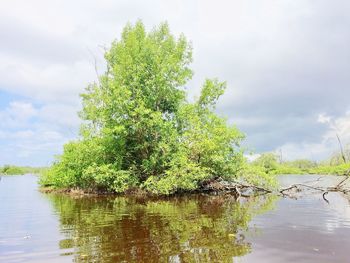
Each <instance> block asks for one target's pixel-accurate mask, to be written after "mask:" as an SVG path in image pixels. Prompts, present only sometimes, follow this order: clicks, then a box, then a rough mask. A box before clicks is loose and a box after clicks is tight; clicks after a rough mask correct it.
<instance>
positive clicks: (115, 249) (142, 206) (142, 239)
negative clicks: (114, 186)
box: [48, 195, 277, 262]
mask: <svg viewBox="0 0 350 263" xmlns="http://www.w3.org/2000/svg"><path fill="white" fill-rule="evenodd" d="M48 197H49V199H50V201H51V202H52V205H53V207H54V210H55V212H56V213H57V214H58V216H59V220H60V227H61V231H62V232H63V233H64V235H65V236H66V239H64V240H61V242H60V248H61V249H68V250H70V251H72V253H73V255H74V260H75V261H76V262H232V260H233V257H237V256H243V255H245V254H247V253H249V252H250V251H251V244H250V243H249V242H247V241H246V240H245V236H244V235H243V232H245V231H247V230H248V223H249V222H250V220H251V219H252V217H254V216H255V215H257V214H261V213H264V212H265V211H268V210H270V209H271V208H272V207H273V205H274V203H275V201H276V198H277V197H275V196H271V195H270V196H265V197H256V198H251V199H249V200H243V201H242V200H241V201H236V200H235V199H233V198H232V197H229V196H201V195H195V196H187V197H177V198H174V197H173V198H168V199H157V200H145V199H136V198H130V197H117V198H115V197H113V198H111V197H107V198H106V197H104V198H101V197H99V198H92V197H82V198H72V197H69V196H66V195H48Z"/></svg>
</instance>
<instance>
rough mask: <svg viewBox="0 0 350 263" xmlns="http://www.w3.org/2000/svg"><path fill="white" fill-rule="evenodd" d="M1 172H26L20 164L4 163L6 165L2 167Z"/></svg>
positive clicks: (7, 173)
mask: <svg viewBox="0 0 350 263" xmlns="http://www.w3.org/2000/svg"><path fill="white" fill-rule="evenodd" d="M0 174H4V175H21V174H25V171H24V170H23V169H22V168H20V167H18V166H12V165H4V167H2V168H1V170H0Z"/></svg>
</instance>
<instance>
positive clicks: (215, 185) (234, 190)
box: [200, 171, 350, 203]
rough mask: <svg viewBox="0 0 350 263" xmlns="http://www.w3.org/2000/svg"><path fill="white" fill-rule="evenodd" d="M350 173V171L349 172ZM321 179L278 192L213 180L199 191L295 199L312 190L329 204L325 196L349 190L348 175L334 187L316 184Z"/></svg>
mask: <svg viewBox="0 0 350 263" xmlns="http://www.w3.org/2000/svg"><path fill="white" fill-rule="evenodd" d="M349 172H350V171H349ZM322 178H323V177H319V178H317V179H316V180H312V181H307V182H303V183H296V184H292V185H290V186H288V187H285V188H281V189H278V190H271V189H267V188H264V187H259V186H255V185H250V184H246V183H242V182H227V181H225V180H223V179H221V178H215V179H212V180H208V181H205V182H204V183H203V184H202V186H201V189H200V191H201V192H207V193H214V194H231V195H234V196H236V197H247V198H248V197H253V196H259V195H266V194H277V195H281V196H282V197H290V198H295V196H294V194H295V193H298V192H302V191H305V190H306V189H307V190H314V191H317V192H320V193H321V194H322V198H323V200H324V201H326V202H327V203H329V201H328V200H327V198H326V196H327V194H328V193H329V192H339V193H343V194H349V193H350V188H346V187H345V183H346V181H347V180H348V179H349V178H350V176H349V175H347V176H345V177H344V178H343V179H342V180H341V181H340V182H339V183H338V184H336V185H335V186H328V187H321V186H317V184H318V183H319V182H320V181H321V179H322Z"/></svg>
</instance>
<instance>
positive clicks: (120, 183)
mask: <svg viewBox="0 0 350 263" xmlns="http://www.w3.org/2000/svg"><path fill="white" fill-rule="evenodd" d="M105 58H106V62H107V70H106V72H105V74H103V75H102V76H100V77H99V81H98V83H92V84H91V85H89V86H88V87H87V89H86V92H85V93H84V94H82V95H81V96H82V100H83V110H82V111H81V113H80V116H81V118H82V119H83V120H84V124H83V126H82V128H81V138H80V139H79V140H78V141H76V142H71V143H69V144H67V145H66V146H65V147H64V153H63V155H62V156H60V157H59V159H58V160H57V161H56V163H55V164H54V165H53V167H52V168H51V169H50V170H49V171H48V172H47V173H46V175H45V176H44V177H43V178H42V181H41V182H42V184H43V185H51V186H55V187H83V188H93V189H96V188H98V189H100V190H107V191H115V192H123V191H125V190H126V189H127V188H129V187H134V186H139V187H143V188H145V189H147V190H148V191H152V192H154V193H160V194H170V193H174V192H176V191H182V190H185V191H187V190H193V189H196V188H197V187H198V186H199V185H200V183H201V182H202V181H203V180H205V179H210V178H215V177H218V176H220V177H224V178H226V179H233V178H235V177H236V176H237V174H238V171H239V170H240V169H241V166H242V163H243V161H244V160H243V154H242V151H241V150H240V148H239V144H240V142H241V140H242V139H243V137H244V136H243V134H242V133H241V132H240V131H239V130H238V129H237V128H236V127H234V126H230V125H228V124H227V123H226V120H225V119H223V118H221V117H219V116H218V115H217V114H215V105H216V103H217V101H218V99H219V97H220V96H221V95H222V94H223V93H224V90H225V87H226V84H225V83H224V82H219V81H218V80H216V79H214V80H206V81H205V83H204V85H203V87H202V90H201V94H200V96H199V99H198V100H197V101H195V102H193V103H189V102H187V100H186V93H185V89H184V86H185V84H186V83H187V81H188V80H190V79H191V77H192V74H193V73H192V70H191V69H190V67H189V64H190V63H191V61H192V48H191V45H190V44H189V42H188V41H187V40H186V38H185V37H184V36H183V35H181V36H180V37H178V38H176V37H174V36H173V35H172V34H171V33H170V31H169V28H168V25H167V24H165V23H164V24H161V25H160V26H159V27H157V28H155V29H153V30H152V31H151V32H146V30H145V28H144V25H143V24H142V22H137V23H136V24H135V25H134V26H132V25H129V24H128V25H127V26H126V27H125V28H124V31H123V33H122V36H121V39H120V40H119V41H115V42H113V43H112V46H111V48H110V50H109V51H107V52H106V54H105Z"/></svg>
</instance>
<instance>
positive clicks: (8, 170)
mask: <svg viewBox="0 0 350 263" xmlns="http://www.w3.org/2000/svg"><path fill="white" fill-rule="evenodd" d="M46 169H47V168H45V167H29V166H15V165H8V164H6V165H4V166H3V167H0V175H23V174H41V173H43V172H44V171H45V170H46Z"/></svg>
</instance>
